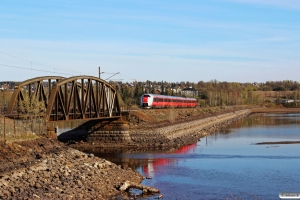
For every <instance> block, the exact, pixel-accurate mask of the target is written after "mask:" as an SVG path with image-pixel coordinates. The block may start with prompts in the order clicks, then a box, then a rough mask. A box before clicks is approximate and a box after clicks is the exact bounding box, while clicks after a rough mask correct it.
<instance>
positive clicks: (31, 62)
mask: <svg viewBox="0 0 300 200" xmlns="http://www.w3.org/2000/svg"><path fill="white" fill-rule="evenodd" d="M0 53H1V54H4V55H7V56H10V57H13V58H17V59H19V60H23V61H26V62H29V63H30V64H31V68H32V64H36V65H40V66H44V67H48V68H52V69H54V70H55V69H57V70H61V71H67V72H69V71H70V70H66V69H60V68H56V67H51V66H48V65H44V64H40V63H37V62H33V61H30V60H27V59H24V58H20V57H18V56H14V55H11V54H8V53H4V52H1V51H0ZM71 72H74V73H79V74H81V72H77V71H71ZM68 75H69V74H68Z"/></svg>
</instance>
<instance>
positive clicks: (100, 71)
mask: <svg viewBox="0 0 300 200" xmlns="http://www.w3.org/2000/svg"><path fill="white" fill-rule="evenodd" d="M100 74H101V70H100V67H99V79H101V76H100Z"/></svg>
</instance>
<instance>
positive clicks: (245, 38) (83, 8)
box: [0, 0, 300, 82]
mask: <svg viewBox="0 0 300 200" xmlns="http://www.w3.org/2000/svg"><path fill="white" fill-rule="evenodd" d="M299 50H300V1H299V0H209V1H204V0H195V1H194V0H186V1H179V0H172V1H171V0H151V1H150V0H149V1H148V0H144V1H141V0H122V1H121V0H119V1H117V0H109V1H94V0H91V1H76V0H72V1H71V0H64V1H58V0H52V1H46V0H45V1H33V0H27V1H23V0H22V1H21V0H3V1H1V5H0V69H1V72H0V80H1V81H4V80H15V81H22V80H26V79H29V78H33V77H36V76H45V75H60V76H66V77H69V76H72V75H92V76H98V67H99V66H100V67H101V71H103V72H107V73H104V74H102V78H103V79H106V78H108V77H110V76H111V74H109V73H117V72H120V74H118V75H116V76H114V77H113V78H112V79H114V80H122V81H123V82H126V81H132V80H138V81H146V80H151V81H161V80H164V81H171V82H177V81H178V82H180V81H190V82H198V81H210V80H213V79H217V80H219V81H236V82H265V81H272V80H273V81H277V80H294V81H300V77H299V74H300V51H299ZM31 69H32V70H31ZM37 70H39V71H37Z"/></svg>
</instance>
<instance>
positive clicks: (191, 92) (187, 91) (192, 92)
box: [181, 87, 198, 97]
mask: <svg viewBox="0 0 300 200" xmlns="http://www.w3.org/2000/svg"><path fill="white" fill-rule="evenodd" d="M181 96H186V97H195V96H198V91H197V90H196V89H195V88H192V87H188V88H184V89H182V90H181Z"/></svg>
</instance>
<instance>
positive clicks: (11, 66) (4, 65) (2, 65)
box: [0, 64, 73, 76]
mask: <svg viewBox="0 0 300 200" xmlns="http://www.w3.org/2000/svg"><path fill="white" fill-rule="evenodd" d="M0 65H1V66H5V67H12V68H18V69H27V70H33V71H39V72H50V73H54V74H63V75H71V76H73V74H67V73H61V72H55V71H47V70H41V69H34V68H28V67H19V66H14V65H5V64H0ZM54 69H55V68H54Z"/></svg>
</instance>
